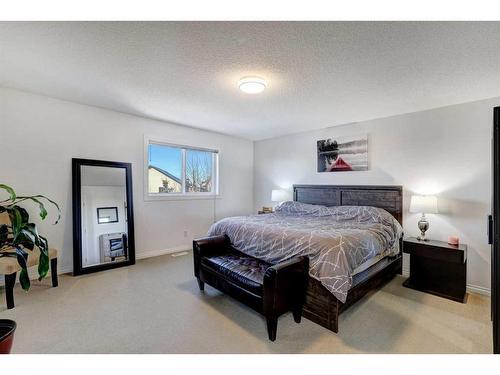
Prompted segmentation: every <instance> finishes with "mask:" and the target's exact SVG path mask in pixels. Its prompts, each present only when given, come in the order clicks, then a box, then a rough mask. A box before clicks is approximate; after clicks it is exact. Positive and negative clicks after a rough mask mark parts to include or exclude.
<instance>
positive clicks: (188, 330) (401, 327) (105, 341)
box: [0, 254, 492, 353]
mask: <svg viewBox="0 0 500 375" xmlns="http://www.w3.org/2000/svg"><path fill="white" fill-rule="evenodd" d="M402 282H403V278H401V277H397V278H395V279H394V280H393V281H392V282H390V283H389V284H387V285H386V286H385V287H384V288H383V289H381V290H380V291H378V292H376V293H374V294H372V295H371V296H369V297H367V298H365V299H364V300H362V301H361V302H359V303H358V304H356V305H355V306H353V307H352V308H350V309H349V310H348V311H346V312H345V313H344V314H342V315H341V319H340V332H339V334H334V333H333V332H330V331H328V330H326V329H324V328H322V327H320V326H318V325H316V324H314V323H312V322H310V321H308V320H307V319H303V320H302V323H301V324H295V323H294V322H293V319H292V316H291V315H290V314H288V315H285V316H283V317H282V318H281V319H280V321H279V325H278V338H277V340H276V342H274V343H271V342H270V341H268V340H267V334H266V330H265V322H264V320H263V319H262V318H261V317H260V316H259V315H258V314H256V313H254V312H253V311H252V310H250V309H248V308H246V307H245V306H243V305H241V304H239V303H238V302H235V301H234V300H232V299H231V298H229V297H226V296H224V295H222V294H220V293H219V292H217V291H216V290H214V289H213V288H211V287H209V286H207V287H206V291H205V293H204V294H203V293H200V292H199V290H198V286H197V284H196V281H195V279H194V277H193V271H192V256H191V254H189V255H186V256H181V257H176V258H174V257H171V256H169V255H166V256H162V257H157V258H150V259H146V260H141V261H138V263H137V264H136V265H135V266H132V267H127V268H121V269H116V270H111V271H104V272H101V273H95V274H92V275H87V276H81V277H72V276H61V278H60V286H59V287H58V288H51V287H50V283H49V280H44V281H43V283H42V284H41V285H40V284H38V283H34V286H33V288H32V290H31V291H30V292H29V293H28V294H26V293H24V292H22V291H21V288H20V287H19V286H16V293H15V298H16V308H15V309H13V310H6V309H5V302H4V301H5V293H4V292H3V290H2V291H1V295H0V298H1V301H0V302H1V303H0V306H1V307H0V318H11V319H14V320H16V321H17V322H18V330H17V332H16V337H15V342H14V348H13V352H14V353H491V351H492V345H491V341H492V338H491V323H490V319H489V318H490V312H489V311H490V310H489V308H490V307H489V306H490V304H489V298H487V297H484V296H478V295H469V299H468V302H467V304H465V305H464V304H460V303H456V302H452V301H448V300H446V299H442V298H439V297H435V296H431V295H427V294H424V293H420V292H417V291H413V290H410V289H406V288H403V287H402V286H401V283H402Z"/></svg>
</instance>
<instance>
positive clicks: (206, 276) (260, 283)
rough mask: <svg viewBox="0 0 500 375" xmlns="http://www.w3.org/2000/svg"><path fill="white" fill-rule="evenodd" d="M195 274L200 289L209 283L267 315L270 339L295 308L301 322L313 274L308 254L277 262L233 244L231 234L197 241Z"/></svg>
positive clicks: (194, 257) (272, 338) (195, 246)
mask: <svg viewBox="0 0 500 375" xmlns="http://www.w3.org/2000/svg"><path fill="white" fill-rule="evenodd" d="M193 259H194V274H195V276H196V278H197V280H198V285H199V287H200V290H204V285H205V283H207V284H209V285H211V286H213V287H214V288H216V289H218V290H220V291H222V292H224V293H226V294H228V295H230V296H232V297H233V298H235V299H237V300H239V301H240V302H242V303H244V304H246V305H247V306H249V307H251V308H252V309H254V310H255V311H257V312H259V313H261V314H262V315H264V316H265V318H266V322H267V331H268V336H269V340H271V341H274V340H275V339H276V331H277V325H278V318H279V317H280V316H281V315H283V314H284V313H286V312H288V311H292V313H293V317H294V320H295V322H297V323H300V320H301V315H302V305H303V303H304V296H305V288H306V284H307V279H308V275H309V259H308V258H307V257H297V258H292V259H289V260H286V261H283V262H280V263H278V264H275V265H271V264H269V263H266V262H263V261H261V260H259V259H256V258H253V257H250V256H247V255H245V254H243V253H241V252H239V251H237V250H235V249H234V248H232V247H231V242H230V240H229V237H228V236H227V235H223V236H213V237H207V238H200V239H197V240H194V241H193Z"/></svg>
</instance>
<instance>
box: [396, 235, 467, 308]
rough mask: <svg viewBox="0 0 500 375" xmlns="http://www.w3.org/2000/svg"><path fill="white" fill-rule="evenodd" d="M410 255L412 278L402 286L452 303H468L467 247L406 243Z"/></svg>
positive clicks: (415, 242) (406, 240) (410, 241)
mask: <svg viewBox="0 0 500 375" xmlns="http://www.w3.org/2000/svg"><path fill="white" fill-rule="evenodd" d="M403 243H404V245H403V249H404V252H405V253H407V254H410V277H409V278H408V279H407V280H406V281H405V282H404V283H403V286H405V287H407V288H411V289H416V290H419V291H421V292H426V293H430V294H434V295H437V296H440V297H444V298H448V299H451V300H453V301H457V302H462V303H464V302H465V300H466V278H467V245H465V244H460V245H459V246H455V245H450V244H448V243H446V242H443V241H433V240H429V241H419V240H418V239H416V238H414V237H409V238H405V240H404V241H403Z"/></svg>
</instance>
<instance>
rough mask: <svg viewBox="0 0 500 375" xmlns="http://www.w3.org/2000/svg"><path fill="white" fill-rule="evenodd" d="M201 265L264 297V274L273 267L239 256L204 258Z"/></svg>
mask: <svg viewBox="0 0 500 375" xmlns="http://www.w3.org/2000/svg"><path fill="white" fill-rule="evenodd" d="M201 263H202V264H203V265H205V266H206V267H207V268H209V269H211V270H213V271H215V272H218V273H220V274H221V275H224V276H225V277H226V278H227V279H228V280H231V281H233V282H234V283H236V284H239V285H242V286H244V287H245V289H247V290H249V291H251V292H252V293H255V294H257V295H259V296H262V286H263V284H264V274H265V273H266V270H267V269H268V268H269V267H270V266H271V265H270V264H269V263H265V262H262V261H260V260H257V259H255V258H252V257H249V256H245V255H241V256H238V255H236V254H227V255H222V256H216V257H211V258H207V257H203V258H202V259H201Z"/></svg>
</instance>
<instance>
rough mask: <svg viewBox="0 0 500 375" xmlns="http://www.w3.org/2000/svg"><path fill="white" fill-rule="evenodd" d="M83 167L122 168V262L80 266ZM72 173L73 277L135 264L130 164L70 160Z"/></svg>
mask: <svg viewBox="0 0 500 375" xmlns="http://www.w3.org/2000/svg"><path fill="white" fill-rule="evenodd" d="M84 165H89V166H97V167H112V168H124V169H125V180H126V193H127V194H126V195H127V230H128V233H127V235H128V259H127V260H125V261H123V262H116V263H113V262H112V263H104V264H99V265H95V266H90V267H83V266H82V212H81V199H82V187H81V175H82V174H81V167H82V166H84ZM72 171H73V276H78V275H84V274H87V273H92V272H98V271H104V270H109V269H113V268H118V267H125V266H130V265H132V264H135V236H134V208H133V194H132V164H130V163H122V162H117V161H104V160H91V159H76V158H73V159H72Z"/></svg>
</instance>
